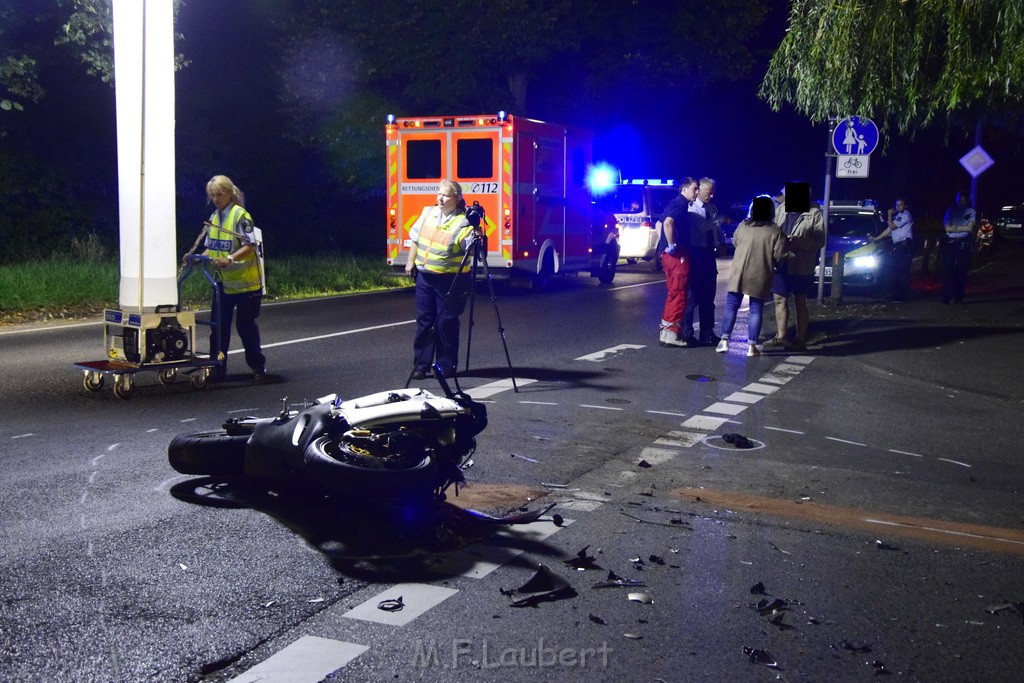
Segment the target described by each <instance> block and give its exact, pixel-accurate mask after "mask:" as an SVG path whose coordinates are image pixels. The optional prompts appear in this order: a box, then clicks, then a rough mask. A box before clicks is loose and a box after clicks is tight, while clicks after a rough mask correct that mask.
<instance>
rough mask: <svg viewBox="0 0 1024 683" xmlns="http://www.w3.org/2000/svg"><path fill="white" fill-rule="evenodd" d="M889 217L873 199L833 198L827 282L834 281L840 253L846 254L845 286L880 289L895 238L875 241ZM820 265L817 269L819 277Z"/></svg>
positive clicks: (870, 292) (826, 271)
mask: <svg viewBox="0 0 1024 683" xmlns="http://www.w3.org/2000/svg"><path fill="white" fill-rule="evenodd" d="M885 226H886V220H885V218H884V217H883V216H882V212H881V211H879V209H878V203H877V202H875V201H874V200H871V199H866V200H862V201H832V202H830V203H829V209H828V242H827V244H826V245H825V283H826V284H831V282H832V270H833V264H834V263H836V254H842V256H843V289H844V290H847V289H850V290H856V291H858V292H863V293H865V294H872V293H876V292H877V291H878V289H879V288H880V286H881V285H882V272H883V263H884V259H885V257H886V254H887V253H888V252H889V251H890V250H891V247H892V241H891V240H882V241H880V242H872V241H871V238H872V237H875V236H877V235H878V234H880V233H881V232H882V231H883V230H885ZM819 272H820V265H819V266H817V267H816V268H815V269H814V277H815V280H817V278H818V274H819Z"/></svg>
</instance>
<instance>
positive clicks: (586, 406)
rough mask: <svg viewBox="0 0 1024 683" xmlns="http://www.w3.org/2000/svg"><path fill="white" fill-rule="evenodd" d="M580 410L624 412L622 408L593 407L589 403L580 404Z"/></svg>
mask: <svg viewBox="0 0 1024 683" xmlns="http://www.w3.org/2000/svg"><path fill="white" fill-rule="evenodd" d="M580 408H594V409H596V410H624V408H616V407H615V406H595V405H590V404H589V403H581V404H580Z"/></svg>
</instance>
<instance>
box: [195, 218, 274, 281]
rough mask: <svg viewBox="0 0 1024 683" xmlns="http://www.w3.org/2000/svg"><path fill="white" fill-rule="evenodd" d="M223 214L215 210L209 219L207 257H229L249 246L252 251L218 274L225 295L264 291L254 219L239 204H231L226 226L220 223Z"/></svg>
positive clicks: (220, 270) (225, 222)
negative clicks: (254, 231) (254, 232)
mask: <svg viewBox="0 0 1024 683" xmlns="http://www.w3.org/2000/svg"><path fill="white" fill-rule="evenodd" d="M219 214H220V212H219V211H214V212H213V215H212V216H210V234H208V235H207V236H206V255H207V256H209V257H210V258H226V257H227V255H228V254H232V253H234V252H236V251H238V250H239V249H241V248H242V247H243V246H245V245H246V244H249V245H252V247H253V248H252V250H251V251H250V252H249V254H248V255H247V256H246V257H245V258H241V259H238V260H237V261H235V262H234V263H232V264H231V265H229V266H227V267H225V268H221V269H219V271H218V275H219V277H220V281H221V283H222V284H223V285H224V292H225V293H226V294H243V293H245V292H255V291H259V290H262V289H263V280H262V278H261V277H260V260H259V257H258V256H257V255H256V250H257V249H259V248H260V245H258V244H256V239H255V236H254V234H253V222H252V216H250V215H249V212H248V211H246V210H245V209H243V208H242V207H241V206H239V205H238V204H232V205H231V206H230V207H228V208H227V210H226V213H225V215H224V224H223V225H221V222H220V215H219Z"/></svg>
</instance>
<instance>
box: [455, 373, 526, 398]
mask: <svg viewBox="0 0 1024 683" xmlns="http://www.w3.org/2000/svg"><path fill="white" fill-rule="evenodd" d="M536 381H537V380H535V379H521V378H516V385H518V386H526V385H527V384H533V383H534V382H536ZM514 388H515V387H514V386H513V385H512V379H511V378H508V379H499V380H498V381H496V382H490V383H489V384H481V385H480V386H478V387H473V388H472V389H467V390H466V393H467V394H469V395H470V396H472V397H473V398H475V399H481V398H487V397H489V396H494V395H495V394H500V393H501V392H503V391H508V390H509V389H514Z"/></svg>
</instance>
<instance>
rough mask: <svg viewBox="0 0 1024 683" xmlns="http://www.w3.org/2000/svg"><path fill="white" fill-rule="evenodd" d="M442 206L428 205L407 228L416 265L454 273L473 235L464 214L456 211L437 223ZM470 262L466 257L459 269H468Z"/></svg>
mask: <svg viewBox="0 0 1024 683" xmlns="http://www.w3.org/2000/svg"><path fill="white" fill-rule="evenodd" d="M440 219H441V209H439V208H437V207H436V206H432V207H429V208H427V209H426V210H425V211H424V212H423V213H422V214H420V217H419V219H418V220H417V221H416V223H414V224H413V226H412V228H411V229H410V230H409V238H410V239H412V241H413V242H415V243H416V267H417V268H419V269H421V270H425V271H428V272H431V273H457V272H459V271H460V266H462V261H463V258H464V257H465V255H466V249H467V248H468V247H469V245H470V242H471V238H472V236H473V226H472V225H470V224H469V221H468V220H466V214H464V213H457V214H455V215H454V216H451V217H450V218H449V219H448V220H446V221H445V222H444V223H440V222H439V221H440ZM471 266H472V262H471V261H470V260H469V259H466V264H465V266H463V267H462V268H461V271H462V272H463V273H465V272H467V271H469V269H470V267H471Z"/></svg>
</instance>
